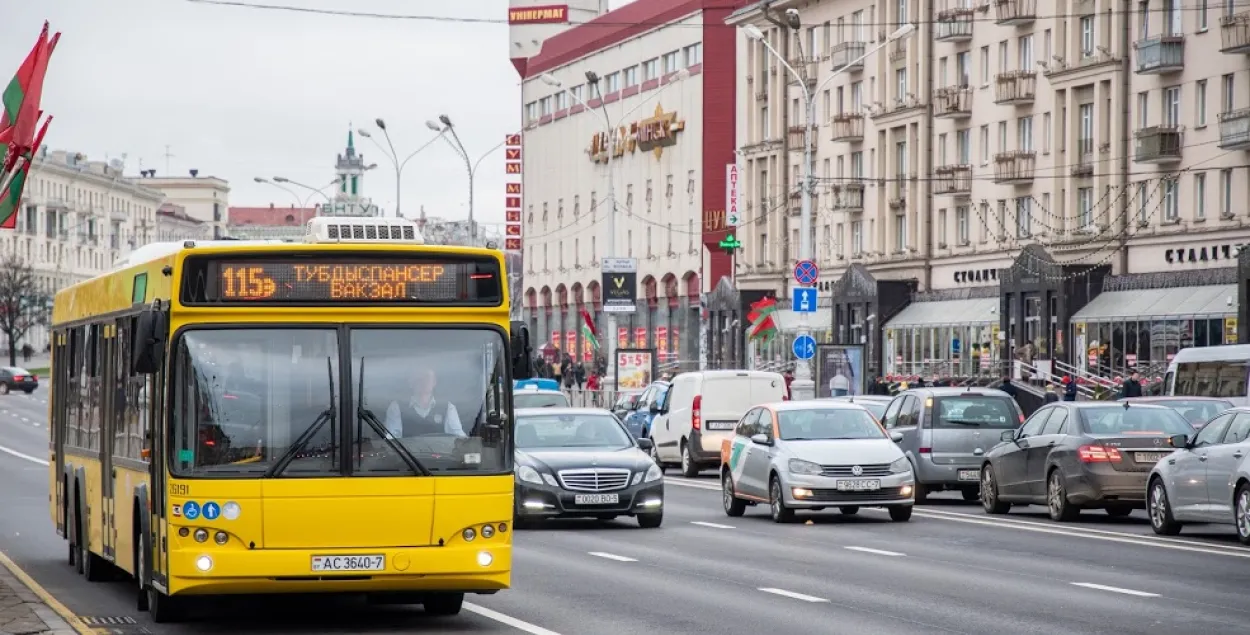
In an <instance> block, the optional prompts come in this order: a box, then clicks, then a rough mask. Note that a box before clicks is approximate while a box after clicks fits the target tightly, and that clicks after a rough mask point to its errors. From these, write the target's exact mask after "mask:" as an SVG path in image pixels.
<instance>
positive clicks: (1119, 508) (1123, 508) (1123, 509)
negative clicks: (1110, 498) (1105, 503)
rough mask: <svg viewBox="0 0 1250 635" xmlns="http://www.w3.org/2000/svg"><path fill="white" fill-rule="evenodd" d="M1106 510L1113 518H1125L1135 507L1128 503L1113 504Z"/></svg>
mask: <svg viewBox="0 0 1250 635" xmlns="http://www.w3.org/2000/svg"><path fill="white" fill-rule="evenodd" d="M1105 511H1106V512H1107V515H1108V516H1110V517H1112V518H1124V517H1125V516H1128V515H1130V514H1132V513H1133V508H1132V507H1129V506H1127V505H1111V506H1110V507H1108V508H1107V509H1106V510H1105Z"/></svg>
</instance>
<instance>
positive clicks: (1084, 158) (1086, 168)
mask: <svg viewBox="0 0 1250 635" xmlns="http://www.w3.org/2000/svg"><path fill="white" fill-rule="evenodd" d="M1077 144H1078V145H1080V146H1084V147H1092V146H1093V141H1084V140H1081V141H1078V142H1077ZM1077 157H1078V158H1077V161H1076V163H1074V164H1073V165H1072V168H1071V170H1070V173H1071V174H1072V178H1074V179H1088V178H1091V177H1093V176H1094V154H1093V153H1092V152H1080V151H1078V152H1077Z"/></svg>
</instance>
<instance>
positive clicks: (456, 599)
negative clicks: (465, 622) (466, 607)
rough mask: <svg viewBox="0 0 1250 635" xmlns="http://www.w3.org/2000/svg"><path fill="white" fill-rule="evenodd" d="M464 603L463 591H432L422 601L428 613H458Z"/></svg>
mask: <svg viewBox="0 0 1250 635" xmlns="http://www.w3.org/2000/svg"><path fill="white" fill-rule="evenodd" d="M463 604H464V594H463V593H431V594H430V595H427V596H425V600H424V601H423V602H421V605H422V606H423V607H424V608H425V613H426V615H457V614H459V613H460V607H461V606H462V605H463Z"/></svg>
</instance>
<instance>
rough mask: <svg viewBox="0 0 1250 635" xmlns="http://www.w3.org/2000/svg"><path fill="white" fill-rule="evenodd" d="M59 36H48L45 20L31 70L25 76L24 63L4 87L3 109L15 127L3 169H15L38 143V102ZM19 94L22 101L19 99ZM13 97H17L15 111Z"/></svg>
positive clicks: (5, 170) (31, 153)
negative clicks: (24, 155)
mask: <svg viewBox="0 0 1250 635" xmlns="http://www.w3.org/2000/svg"><path fill="white" fill-rule="evenodd" d="M60 37H61V34H60V33H57V34H56V35H54V36H52V39H51V40H49V39H48V23H47V22H45V23H44V25H43V31H42V32H41V33H40V34H39V41H38V42H36V43H35V50H34V51H32V55H33V57H34V62H33V63H32V64H31V67H30V69H29V73H30V74H29V75H27V76H26V77H22V72H23V71H27V70H28V69H27V68H26V65H25V64H23V66H22V69H21V70H19V71H18V75H17V76H15V77H14V78H13V80H12V81H11V82H10V83H9V85H8V86H7V87H6V88H5V90H4V95H3V100H4V111H5V114H6V116H7V117H9V118H10V120H12V121H13V124H12V127H13V131H12V134H11V136H10V138H9V154H8V156H7V157H6V158H5V162H4V166H3V172H6V173H7V172H9V171H10V170H12V169H13V166H14V165H15V164H16V163H17V159H18V157H19V156H21V155H23V154H30V155H32V156H33V154H34V151H35V149H36V148H37V147H38V146H37V145H35V137H36V135H37V134H38V133H37V132H36V130H35V128H36V127H37V126H38V125H39V115H40V114H41V111H40V109H39V102H40V101H41V100H42V98H43V80H44V77H45V75H47V73H48V59H49V58H50V57H51V55H52V51H53V50H54V49H55V48H56V43H57V41H58V40H59V39H60ZM28 59H29V58H28ZM19 96H20V101H18V97H19ZM14 101H18V103H17V104H16V111H15V110H14V105H15V104H14V103H13V102H14ZM45 129H46V128H45Z"/></svg>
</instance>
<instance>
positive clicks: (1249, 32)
mask: <svg viewBox="0 0 1250 635" xmlns="http://www.w3.org/2000/svg"><path fill="white" fill-rule="evenodd" d="M1220 52H1221V53H1230V54H1234V55H1238V54H1242V53H1250V11H1242V12H1241V13H1235V14H1233V15H1226V16H1224V17H1222V18H1220Z"/></svg>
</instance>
